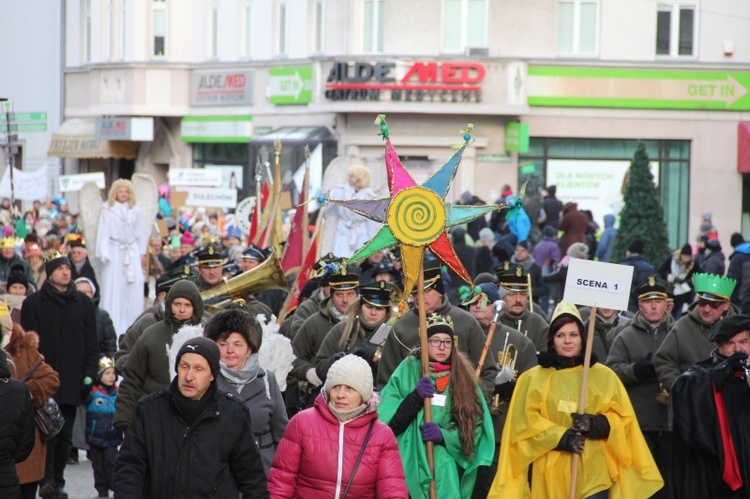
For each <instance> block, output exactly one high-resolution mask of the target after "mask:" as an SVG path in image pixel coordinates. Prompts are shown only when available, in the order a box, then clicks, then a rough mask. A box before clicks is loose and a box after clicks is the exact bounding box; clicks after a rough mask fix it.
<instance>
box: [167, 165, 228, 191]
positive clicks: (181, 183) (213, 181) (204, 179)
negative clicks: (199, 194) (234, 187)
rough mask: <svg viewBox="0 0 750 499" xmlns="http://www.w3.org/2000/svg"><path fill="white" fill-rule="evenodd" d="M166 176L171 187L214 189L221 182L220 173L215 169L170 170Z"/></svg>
mask: <svg viewBox="0 0 750 499" xmlns="http://www.w3.org/2000/svg"><path fill="white" fill-rule="evenodd" d="M168 175H169V185H171V186H172V187H187V186H200V187H216V186H219V185H221V182H222V175H221V171H220V170H216V169H211V170H205V169H203V168H170V169H169V174H168Z"/></svg>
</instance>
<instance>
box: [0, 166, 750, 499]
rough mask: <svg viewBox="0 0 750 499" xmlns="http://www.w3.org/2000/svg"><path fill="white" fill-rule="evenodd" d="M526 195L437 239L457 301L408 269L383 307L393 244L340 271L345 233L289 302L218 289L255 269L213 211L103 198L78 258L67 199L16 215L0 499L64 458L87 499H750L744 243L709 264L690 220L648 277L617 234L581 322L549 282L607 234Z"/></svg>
mask: <svg viewBox="0 0 750 499" xmlns="http://www.w3.org/2000/svg"><path fill="white" fill-rule="evenodd" d="M354 173H356V172H354ZM358 179H360V177H358V176H357V175H354V174H353V175H352V176H351V179H350V180H351V182H350V185H351V186H352V189H353V193H349V194H347V193H344V194H342V195H347V196H348V195H351V196H355V195H356V192H359V191H360V190H362V189H366V188H367V186H366V182H364V181H362V180H361V179H360V180H358ZM365 180H366V179H365ZM355 185H356V186H358V187H355ZM545 194H546V195H545V196H543V197H542V196H541V195H538V196H536V197H535V196H533V195H532V196H527V197H528V199H526V198H524V200H523V202H522V203H521V206H522V207H521V209H520V210H518V212H519V214H518V216H517V217H515V216H514V217H508V219H507V220H506V219H505V217H504V216H503V214H502V213H493V215H492V216H491V217H490V218H489V220H485V219H482V218H480V219H478V220H477V221H474V222H472V223H471V224H469V225H468V226H462V227H456V228H454V229H453V230H452V231H451V238H452V242H453V245H454V247H455V248H456V254H457V256H458V257H459V259H460V260H461V261H462V262H463V263H464V265H465V267H466V269H467V270H468V271H469V273H470V274H471V277H472V279H473V283H471V284H468V283H464V282H462V281H461V280H460V279H459V278H458V276H457V275H456V274H453V273H451V272H449V271H448V270H447V269H446V268H445V267H444V266H441V264H440V262H439V261H437V260H436V259H434V258H433V257H432V256H431V255H429V254H428V255H427V256H426V259H425V262H424V270H423V272H424V287H423V289H420V290H415V291H414V292H413V294H412V296H406V297H404V288H403V275H402V272H401V270H402V269H401V255H400V252H399V250H398V248H393V249H391V250H386V251H381V252H377V253H374V254H372V255H370V256H369V257H368V258H366V259H364V260H362V261H360V262H351V261H349V260H348V259H347V258H346V257H347V256H349V254H350V250H352V247H351V245H352V241H353V239H352V238H347V239H342V240H339V241H338V243H339V245H340V246H341V248H343V249H341V250H340V251H343V252H345V253H347V252H348V254H345V255H344V254H336V252H332V253H329V254H326V255H323V256H322V257H321V258H320V259H319V260H318V261H317V262H316V263H315V264H314V265H313V267H312V269H311V271H310V274H309V280H308V281H307V282H306V284H305V285H304V286H303V287H302V289H301V290H300V293H299V300H298V303H296V305H295V306H293V307H291V308H290V307H286V306H285V303H286V302H287V298H288V296H287V292H286V291H282V290H279V289H262V290H260V291H255V292H253V293H249V292H248V293H244V294H245V296H243V297H242V298H241V299H238V297H237V296H231V297H230V296H228V293H227V292H222V291H221V290H222V289H225V287H223V283H224V281H225V279H232V278H233V277H236V276H238V275H240V274H244V273H252V272H253V271H254V270H255V269H257V268H258V267H259V266H261V265H263V264H265V263H266V262H268V260H269V259H270V258H271V250H270V249H269V248H263V247H259V246H257V245H255V244H252V243H249V244H244V243H246V235H244V234H243V233H242V232H241V231H240V230H239V228H238V227H237V226H235V225H234V224H233V223H232V219H231V217H229V216H226V215H224V214H223V213H221V212H218V211H217V212H215V213H212V212H210V211H206V210H195V212H192V213H187V212H184V213H183V212H180V213H177V212H175V211H173V209H172V208H171V207H169V206H168V205H164V203H161V208H162V211H161V213H160V214H159V217H160V219H161V220H162V224H161V225H162V226H163V228H166V231H164V230H162V232H157V231H156V230H154V231H153V232H150V231H149V229H148V227H145V225H146V224H144V223H143V220H142V216H141V213H140V210H139V206H138V204H137V202H136V201H137V200H136V198H135V193H134V192H133V189H132V186H131V185H130V182H128V181H126V180H118V181H116V182H114V183H113V185H112V188H111V189H110V192H109V196H108V198H107V200H106V201H105V203H104V205H103V207H102V213H101V215H100V218H99V224H98V228H99V230H98V231H97V233H96V235H95V241H93V242H92V241H91V240H89V239H88V238H87V234H86V233H85V231H83V230H82V224H80V223H79V221H78V219H77V217H76V216H74V215H72V214H70V213H69V212H68V208H67V203H65V202H64V201H65V200H56V201H55V202H50V203H46V204H45V205H44V206H42V204H41V203H34V207H33V208H32V209H31V210H30V211H29V212H28V213H26V214H24V215H23V216H22V217H20V218H19V220H18V222H17V223H15V224H12V223H7V224H4V226H5V227H6V229H4V236H5V237H4V238H2V239H0V280H1V281H2V283H3V285H4V290H2V291H4V294H2V296H0V325H1V326H2V333H3V341H2V347H3V348H2V349H0V380H2V381H3V383H0V401H2V404H1V405H0V407H1V408H2V409H0V413H2V415H3V416H2V417H3V421H4V424H3V425H2V430H0V437H2V438H0V496H2V497H9V498H12V497H23V498H34V497H37V495H38V496H40V497H43V498H52V499H57V498H66V497H68V494H67V493H66V491H65V470H66V466H67V465H68V463H69V462H71V459H73V458H74V456H75V451H74V449H75V448H76V447H78V448H81V449H85V450H86V451H87V453H88V454H87V455H88V458H89V459H90V460H91V462H92V467H93V471H94V477H93V478H94V487H95V489H96V491H97V493H98V494H99V496H100V497H108V496H109V495H110V493H112V491H114V495H115V497H122V498H130V497H159V498H169V497H201V498H203V497H226V498H236V497H238V496H239V497H274V498H277V497H278V498H294V497H305V498H307V497H338V498H345V497H350V498H354V497H357V498H360V497H362V498H365V497H378V498H407V497H410V498H423V497H424V498H426V497H430V494H431V492H430V491H431V488H432V489H434V491H436V494H437V497H462V498H487V497H490V498H507V497H513V498H522V497H532V498H535V497H536V498H543V497H567V496H568V493H569V490H570V489H571V488H572V489H573V490H574V491H575V492H574V495H575V497H579V498H597V499H598V498H605V497H612V498H632V499H642V498H646V497H656V498H662V497H664V498H691V497H695V498H705V497H717V498H719V497H727V498H730V497H731V498H738V497H750V486H749V485H748V481H750V456H748V455H747V453H746V452H744V450H743V449H745V448H746V447H747V446H745V445H744V443H745V442H746V440H747V438H748V435H750V426H748V422H747V421H750V419H748V418H747V417H745V416H746V415H750V404H749V403H748V400H749V399H748V395H750V385H748V380H747V368H748V365H747V364H748V360H747V359H748V354H750V315H744V314H743V313H742V312H745V313H747V312H748V311H749V310H747V309H746V308H747V307H748V306H750V299H747V303H743V300H745V299H746V298H747V297H746V295H747V294H748V293H750V290H749V288H750V286H748V283H749V282H750V243H746V242H745V241H744V239H743V238H742V236H741V235H739V234H735V235H733V236H732V238H731V244H732V246H733V249H734V252H733V253H732V255H731V256H730V257H729V260H728V265H725V258H724V256H723V253H721V246H720V244H719V243H718V237H717V235H716V230H715V229H714V227H713V226H712V225H711V222H710V219H711V214H710V213H704V214H703V220H702V221H701V232H700V237H699V239H698V241H697V242H696V246H695V247H693V246H691V245H689V244H686V245H685V246H684V247H681V248H677V249H676V250H675V253H674V255H673V256H672V257H670V258H669V259H668V260H667V261H666V262H664V263H663V264H662V265H661V266H660V267H654V266H652V265H651V264H649V263H648V262H646V260H645V258H644V256H643V253H644V251H643V242H641V241H638V240H634V241H632V242H631V244H630V245H629V247H628V251H627V254H626V258H625V260H624V261H623V262H620V263H622V264H625V265H631V266H633V267H634V273H633V274H634V278H633V286H632V293H631V302H630V304H629V307H628V310H611V309H606V308H597V309H596V311H595V313H592V310H591V309H590V308H588V307H581V306H576V305H574V304H571V303H566V302H564V301H561V299H562V291H563V287H564V283H565V280H566V275H567V267H568V265H569V262H570V260H571V259H572V258H581V259H596V260H600V261H608V260H609V257H610V251H611V247H612V242H613V240H614V236H615V230H616V229H615V217H614V216H612V215H606V216H605V217H604V224H605V227H604V228H603V229H601V230H600V229H599V228H598V227H597V226H596V224H595V222H594V221H593V216H592V215H591V214H590V213H586V212H583V211H579V210H578V209H577V206H576V205H575V203H568V204H563V203H562V202H561V201H559V200H558V199H557V198H556V192H555V188H554V186H550V187H548V188H547V189H546V190H545ZM513 196H515V194H514V193H513V191H512V189H511V188H510V186H505V187H504V188H503V198H501V200H500V201H508V200H512V199H513ZM459 203H460V204H482V203H483V202H482V201H481V200H480V199H478V198H477V197H476V196H472V195H471V194H470V193H464V194H462V195H461V196H460V200H459ZM3 210H7V211H8V213H10V210H11V207H10V206H5V203H3V205H0V218H2V217H6V218H7V217H8V215H7V213H5V212H4V211H3ZM342 220H343V221H344V222H345V223H349V224H358V223H359V221H357V220H349V219H346V218H342ZM10 221H11V220H10V219H9V220H8V222H10ZM350 235H351V234H350ZM92 247H93V248H94V249H93V250H92V252H91V254H89V250H90V249H91V248H92ZM354 249H356V248H354ZM337 251H339V250H337ZM725 274H726V275H725ZM417 294H420V295H421V296H422V297H423V300H424V310H423V311H420V310H419V308H418V307H417V305H416V303H417V302H418V300H417ZM404 305H406V306H404ZM743 305H745V306H746V307H745V308H743ZM420 312H424V316H425V317H426V327H425V333H426V338H421V339H420ZM277 319H278V322H279V323H280V324H281V327H280V329H278V332H275V330H272V329H271V328H270V327H269V320H270V321H274V320H277ZM592 321H593V322H592ZM589 326H591V327H592V331H593V333H592V335H591V336H588V334H587V332H588V331H589ZM490 332H492V338H491V340H490V341H489V343H487V341H488V337H489V334H490ZM274 334H278V335H282V336H283V337H284V338H286V339H288V342H289V343H290V345H291V348H292V350H293V352H294V360H293V362H292V363H291V365H290V366H289V369H290V373H289V375H288V376H287V377H286V379H279V378H277V375H276V374H275V373H274V372H273V371H271V370H270V369H269V366H267V365H264V364H263V362H262V361H261V358H262V356H261V355H260V352H261V350H262V346H263V344H264V342H266V341H269V340H268V338H269V335H274ZM285 341H287V340H285ZM588 342H591V349H592V351H593V355H592V356H591V361H590V364H591V365H590V367H589V368H587V369H588V374H586V375H584V371H585V369H584V352H585V350H586V345H587V343H588ZM425 359H426V360H427V363H426V364H425V363H424V360H425ZM582 384H584V385H585V386H584V393H585V394H586V396H585V404H584V406H583V407H581V408H580V409H581V410H579V395H580V390H581V387H582ZM50 398H52V399H53V400H54V401H55V402H56V403H57V405H58V406H59V409H60V412H61V414H62V416H63V417H64V425H63V427H62V429H61V431H60V432H59V433H58V434H57V435H56V436H53V437H51V438H46V437H45V436H44V434H42V433H41V432H40V429H39V428H38V427H37V425H35V424H34V411H35V410H38V409H39V408H40V407H41V406H42V404H43V403H44V402H45V401H46V400H48V399H50ZM426 401H429V402H428V403H427V404H426V403H425V402H426ZM670 409H671V410H670ZM574 462H578V464H580V466H578V471H577V475H575V476H574V475H573V474H572V469H573V468H574V464H573V463H574Z"/></svg>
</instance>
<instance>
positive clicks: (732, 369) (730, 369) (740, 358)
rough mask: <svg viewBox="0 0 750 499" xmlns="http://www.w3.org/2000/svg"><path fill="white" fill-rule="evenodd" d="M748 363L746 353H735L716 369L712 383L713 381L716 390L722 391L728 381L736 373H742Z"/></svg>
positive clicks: (712, 376)
mask: <svg viewBox="0 0 750 499" xmlns="http://www.w3.org/2000/svg"><path fill="white" fill-rule="evenodd" d="M746 361H747V354H746V353H743V352H735V353H733V354H732V355H731V356H729V357H727V359H726V360H725V361H723V362H721V363H719V364H718V365H717V366H716V367H714V370H713V372H711V381H713V383H714V386H715V387H716V389H717V390H719V391H721V390H722V389H723V388H724V385H725V384H726V382H727V380H729V379H730V378H731V377H733V376H734V373H737V372H741V371H742V370H743V369H744V368H745V362H746Z"/></svg>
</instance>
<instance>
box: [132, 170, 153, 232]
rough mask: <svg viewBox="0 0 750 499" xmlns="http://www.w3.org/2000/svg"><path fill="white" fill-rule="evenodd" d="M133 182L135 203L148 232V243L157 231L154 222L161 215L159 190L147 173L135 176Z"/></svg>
mask: <svg viewBox="0 0 750 499" xmlns="http://www.w3.org/2000/svg"><path fill="white" fill-rule="evenodd" d="M131 182H133V191H134V192H135V202H136V203H137V204H138V207H139V208H140V209H141V216H142V217H143V229H144V230H145V231H146V240H147V241H148V240H149V239H150V238H151V234H152V233H153V231H154V230H156V229H155V226H154V220H156V214H157V213H159V190H158V188H157V186H156V182H155V181H154V178H153V177H152V176H151V175H147V174H145V173H135V174H133V177H132V179H131Z"/></svg>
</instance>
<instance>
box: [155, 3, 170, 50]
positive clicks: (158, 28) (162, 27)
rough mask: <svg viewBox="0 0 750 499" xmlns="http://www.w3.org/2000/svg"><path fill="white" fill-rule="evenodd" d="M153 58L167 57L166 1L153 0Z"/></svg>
mask: <svg viewBox="0 0 750 499" xmlns="http://www.w3.org/2000/svg"><path fill="white" fill-rule="evenodd" d="M152 7H153V11H152V16H153V23H152V29H153V35H154V42H153V43H154V46H153V49H154V52H153V54H154V57H166V55H167V0H153V4H152Z"/></svg>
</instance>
